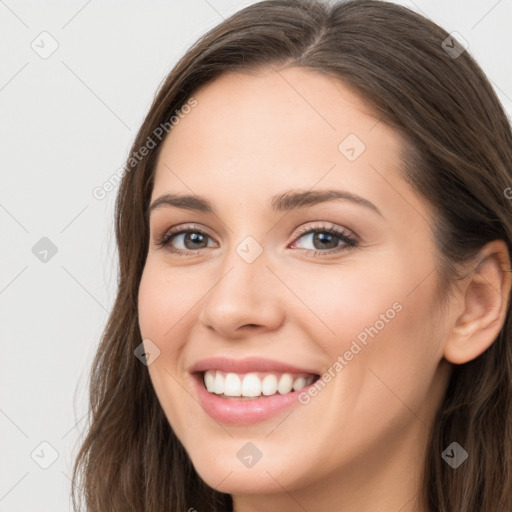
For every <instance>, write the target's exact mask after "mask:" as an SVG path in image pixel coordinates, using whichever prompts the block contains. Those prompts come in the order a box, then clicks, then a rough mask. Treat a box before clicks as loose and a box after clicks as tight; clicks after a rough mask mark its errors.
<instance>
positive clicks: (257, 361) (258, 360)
mask: <svg viewBox="0 0 512 512" xmlns="http://www.w3.org/2000/svg"><path fill="white" fill-rule="evenodd" d="M206 370H221V371H224V372H233V373H249V372H279V373H310V374H311V375H318V372H316V371H315V370H312V369H311V368H304V367H299V366H294V365H291V364H289V363H284V362H282V361H276V360H274V359H265V358H262V357H248V358H245V359H230V358H228V357H208V358H206V359H201V360H200V361H197V362H196V363H194V364H193V365H192V366H191V367H190V369H189V371H190V373H193V372H203V371H206Z"/></svg>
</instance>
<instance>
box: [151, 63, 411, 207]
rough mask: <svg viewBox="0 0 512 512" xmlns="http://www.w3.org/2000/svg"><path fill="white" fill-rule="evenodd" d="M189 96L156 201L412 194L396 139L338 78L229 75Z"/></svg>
mask: <svg viewBox="0 0 512 512" xmlns="http://www.w3.org/2000/svg"><path fill="white" fill-rule="evenodd" d="M193 97H194V98H195V100H196V101H197V105H196V106H195V107H194V108H193V109H191V110H190V111H189V113H188V114H183V117H182V119H181V120H180V122H179V123H178V124H177V125H176V126H175V127H173V129H172V130H171V132H170V133H169V135H168V136H167V138H166V139H165V141H164V143H163V148H162V151H161V153H160V156H159V160H158V162H157V168H156V176H155V184H154V189H153V198H155V197H156V196H158V195H160V194H163V193H166V192H170V191H172V192H174V193H176V192H177V193H187V194H189V193H196V194H200V195H206V196H212V194H219V193H220V194H222V193H223V191H225V192H226V193H227V194H229V195H230V197H231V198H232V199H233V200H235V199H236V198H238V200H239V202H244V201H250V200H251V198H254V197H256V196H258V197H263V196H270V195H274V194H275V193H276V192H279V191H281V190H288V189H291V188H294V187H297V188H313V187H319V188H328V187H332V188H339V187H340V186H343V187H344V188H346V189H349V190H350V191H352V192H354V193H356V194H361V195H363V194H364V195H366V196H368V195H370V196H372V197H373V198H372V199H371V200H372V202H379V201H382V200H385V198H386V197H387V198H388V199H389V196H390V194H391V195H393V194H396V190H395V191H393V190H392V189H393V187H395V188H396V187H398V188H400V187H402V188H404V187H405V188H407V187H406V185H405V183H402V182H401V181H402V180H400V178H399V175H398V172H397V169H398V167H399V166H400V163H401V162H400V158H399V151H400V148H401V140H400V137H399V135H398V134H397V133H396V132H395V131H394V130H393V129H391V128H390V127H389V126H388V125H386V124H385V123H383V122H381V121H379V119H377V118H376V117H375V116H374V115H373V114H372V112H371V110H370V108H369V106H368V105H367V104H366V103H365V101H364V100H363V99H362V98H361V97H360V96H358V95H357V94H356V93H355V92H354V91H353V90H351V89H350V88H348V87H347V86H345V85H344V84H343V83H341V82H340V81H339V80H337V79H335V78H333V77H330V76H326V75H323V74H320V73H318V72H316V71H312V70H308V69H303V68H287V69H280V70H272V69H267V70H265V71H262V72H259V73H257V74H251V75H248V74H242V73H226V74H224V75H222V76H220V77H219V78H217V79H216V80H214V81H213V82H211V83H209V84H207V85H206V86H204V87H202V88H201V89H199V90H198V91H196V92H195V93H194V94H193ZM354 156H355V158H354ZM233 191H236V197H235V196H233ZM403 193H409V194H410V190H405V189H404V191H403ZM395 199H396V197H395ZM213 200H215V199H214V198H213ZM222 200H223V201H224V200H225V197H222Z"/></svg>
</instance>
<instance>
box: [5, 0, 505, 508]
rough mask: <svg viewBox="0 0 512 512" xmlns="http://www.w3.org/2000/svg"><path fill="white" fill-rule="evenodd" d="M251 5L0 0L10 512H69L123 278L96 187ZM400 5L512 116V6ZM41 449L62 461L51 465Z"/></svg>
mask: <svg viewBox="0 0 512 512" xmlns="http://www.w3.org/2000/svg"><path fill="white" fill-rule="evenodd" d="M250 3H253V1H245V2H242V1H234V0H208V1H206V0H190V1H182V2H178V1H167V2H164V1H152V2H142V1H134V0H129V1H126V0H125V1H123V2H121V1H108V2H107V1H104V2H99V1H98V0H89V1H87V0H84V1H67V2H64V1H61V2H56V1H45V2H37V1H34V0H33V1H25V2H22V1H16V0H5V1H4V0H0V34H1V35H0V38H1V44H0V62H1V67H0V105H1V116H0V130H1V136H0V144H1V146H0V150H1V152H0V155H1V160H0V161H1V165H2V174H1V185H0V190H1V195H0V222H1V224H0V225H1V229H2V244H3V245H2V257H1V258H2V259H1V272H0V306H1V320H0V326H1V340H2V347H1V358H0V361H1V367H0V379H1V382H0V384H1V386H0V392H1V395H0V440H1V441H0V443H1V450H2V451H1V467H0V512H8V511H9V512H16V511H27V510H31V511H32V512H38V511H50V510H51V511H54V512H56V511H65V510H70V508H71V507H70V500H69V493H70V479H69V477H70V475H71V465H72V460H73V455H74V453H75V450H76V447H77V443H78V440H79V436H80V435H81V434H82V433H83V432H82V427H83V426H84V425H85V421H84V414H85V411H86V393H87V378H88V371H89V368H90V364H91V361H92V357H93V354H94V351H95V347H96V345H97V343H98V341H99V338H100V335H101V332H102V329H103V326H104V325H105V322H106V320H107V317H108V311H109V310H110V308H111V306H112V304H113V300H114V296H115V283H116V272H117V262H116V248H115V243H114V238H113V206H114V200H115V194H116V190H117V189H116V190H114V191H113V192H110V194H108V195H107V197H106V198H105V199H103V200H97V199H95V198H94V197H93V195H92V190H93V189H94V188H95V187H97V186H101V185H102V184H103V183H104V182H105V181H106V180H107V179H108V178H109V177H110V176H111V175H112V174H113V173H115V172H116V170H117V169H119V168H120V167H121V166H122V165H123V164H124V160H125V158H126V156H127V155H128V152H129V149H130V146H131V143H132V141H133V139H134V137H135V134H136V132H137V129H138V127H139V126H140V123H141V122H142V119H143V116H144V114H145V113H146V111H147V109H148V108H149V105H150V103H151V100H152V98H153V96H154V94H155V91H156V89H157V87H158V86H159V84H160V82H161V81H162V79H163V78H164V77H165V76H166V74H167V73H168V72H169V71H170V70H171V68H172V66H173V65H174V64H175V63H176V62H177V59H178V58H179V57H180V56H181V55H182V54H183V53H184V52H185V50H186V49H187V48H188V47H189V46H190V45H191V44H192V43H193V42H194V41H195V40H196V39H197V38H198V37H199V36H200V35H202V34H203V33H204V32H205V31H206V30H208V29H209V28H211V27H213V26H214V25H216V24H217V23H219V22H220V21H221V20H222V19H223V18H226V17H228V16H229V15H231V14H232V13H233V12H235V11H236V10H238V9H239V8H241V7H243V6H245V5H248V4H250ZM397 3H402V4H404V5H407V6H409V7H411V8H413V9H414V10H416V11H419V12H421V13H423V14H425V15H426V16H428V17H430V18H431V19H433V20H434V21H435V22H437V23H439V24H440V25H441V26H443V27H444V28H445V29H447V30H448V31H449V32H452V31H456V32H458V33H459V34H461V35H462V36H463V38H464V39H465V40H466V41H467V42H468V43H469V51H470V52H471V53H472V54H473V55H474V56H475V57H476V59H477V60H478V62H479V63H480V65H481V66H482V68H483V69H484V71H485V72H486V73H487V75H488V77H489V78H490V79H491V80H492V82H493V84H494V87H495V89H496V91H497V93H498V96H499V97H500V99H501V101H502V103H503V105H504V106H505V108H506V109H507V111H508V113H509V115H510V113H511V112H512V99H511V98H512V65H511V57H510V55H511V49H512V32H511V30H510V22H511V21H512V1H511V0H500V1H497V0H485V1H482V0H471V1H464V2H463V1H462V0H461V1H446V0H414V2H412V1H400V2H397ZM43 31H46V32H48V33H49V34H51V37H52V38H54V39H55V40H56V41H57V43H58V45H59V46H58V48H57V50H56V51H55V52H54V53H53V54H52V55H51V56H49V57H48V58H42V57H41V56H40V55H39V54H38V53H36V51H34V50H33V49H32V47H31V45H32V44H33V45H34V46H36V45H39V46H38V48H40V50H39V51H40V52H42V51H43V49H46V50H48V49H49V48H51V46H50V39H48V36H40V34H41V32H43ZM44 37H46V39H44V40H43V41H42V38H44ZM33 41H34V43H33ZM43 47H44V48H43ZM43 237H47V238H49V239H50V240H51V241H52V242H53V244H55V246H56V247H57V250H58V252H57V253H56V254H55V255H54V256H53V257H51V258H49V257H48V261H47V262H42V261H40V259H38V258H37V257H36V256H35V255H34V254H33V252H32V248H33V247H34V245H35V244H36V243H37V242H38V241H39V240H40V239H41V238H43ZM41 257H43V255H41ZM42 442H47V443H49V444H50V445H51V446H52V447H53V449H54V450H55V451H56V452H57V453H58V457H57V458H56V460H55V461H54V462H53V463H52V464H51V465H50V466H49V467H48V468H47V469H43V468H41V467H40V465H41V464H43V465H44V464H49V463H50V462H52V460H53V459H52V449H51V448H49V447H48V446H47V445H41V444H40V443H42ZM34 450H35V451H34ZM31 454H32V456H31Z"/></svg>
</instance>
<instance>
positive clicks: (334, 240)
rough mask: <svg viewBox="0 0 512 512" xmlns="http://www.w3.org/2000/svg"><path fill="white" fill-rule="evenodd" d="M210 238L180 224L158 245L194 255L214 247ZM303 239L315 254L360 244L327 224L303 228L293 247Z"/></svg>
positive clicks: (335, 251) (188, 226)
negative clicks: (307, 241)
mask: <svg viewBox="0 0 512 512" xmlns="http://www.w3.org/2000/svg"><path fill="white" fill-rule="evenodd" d="M208 239H210V240H211V239H212V238H211V237H210V235H208V234H207V233H205V232H204V231H203V230H201V229H199V228H198V227H197V226H194V225H187V226H178V227H177V228H173V229H171V230H169V231H167V232H166V233H164V235H163V236H161V237H160V238H159V240H158V241H157V242H156V245H157V246H158V247H160V248H165V249H166V250H167V251H169V252H171V253H173V254H176V255H179V256H193V255H195V254H198V251H199V250H200V249H206V248H208V247H212V246H211V245H208ZM301 239H304V240H308V239H309V242H312V243H313V245H314V246H315V245H316V246H317V247H313V249H308V248H304V247H298V248H299V249H302V250H303V251H307V252H311V251H313V253H314V255H315V256H316V255H323V254H334V253H338V252H341V251H345V250H348V249H350V248H351V247H356V246H357V245H358V240H357V239H356V238H355V237H354V236H353V235H351V234H349V233H348V232H347V231H345V230H342V229H337V228H334V227H332V226H327V225H321V226H315V227H311V226H309V227H306V228H302V229H301V230H300V231H299V236H297V237H296V238H295V240H294V242H293V244H292V246H291V247H293V248H295V247H296V246H297V241H298V240H301ZM340 242H341V245H340ZM173 244H179V245H181V246H182V247H181V248H180V247H175V246H173ZM216 246H217V244H216V243H214V244H213V247H216Z"/></svg>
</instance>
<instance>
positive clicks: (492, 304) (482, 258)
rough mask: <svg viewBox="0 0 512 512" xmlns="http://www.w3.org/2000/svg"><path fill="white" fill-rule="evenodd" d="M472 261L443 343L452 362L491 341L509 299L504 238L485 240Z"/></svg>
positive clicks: (471, 355) (509, 275) (509, 277)
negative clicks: (472, 266) (474, 260)
mask: <svg viewBox="0 0 512 512" xmlns="http://www.w3.org/2000/svg"><path fill="white" fill-rule="evenodd" d="M476 261H478V262H479V263H478V264H477V266H476V268H475V269H474V270H473V271H471V273H470V274H469V275H468V276H467V277H466V278H465V279H464V283H465V285H464V288H463V290H462V296H461V297H462V301H461V309H462V313H460V314H459V315H458V316H456V320H455V322H454V324H453V325H452V326H451V331H450V333H449V335H448V338H447V340H446V343H445V348H444V354H443V355H444V357H445V358H446V359H447V360H448V361H449V362H451V363H453V364H463V363H467V362H468V361H471V360H472V359H475V358H476V357H478V356H479V355H480V354H482V352H484V351H485V350H487V349H488V348H489V347H490V346H491V345H492V343H493V342H494V341H495V340H496V338H497V337H498V334H499V332H500V330H501V328H502V327H503V324H504V323H505V318H506V314H507V308H508V303H509V301H510V288H511V282H512V273H511V269H510V255H509V253H508V249H507V245H506V244H505V242H504V241H503V240H494V241H492V242H489V243H488V244H487V245H485V247H484V248H483V249H482V250H481V251H480V253H479V255H478V257H477V259H476Z"/></svg>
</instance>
